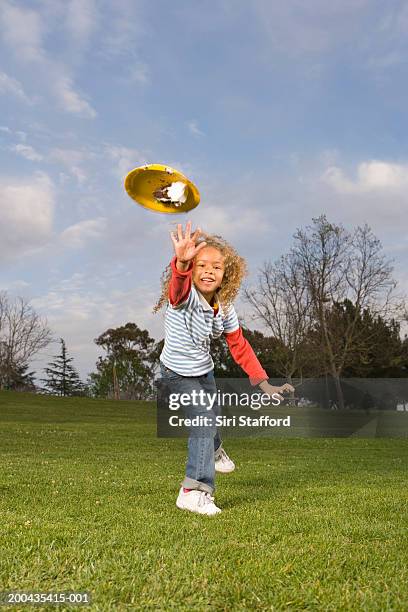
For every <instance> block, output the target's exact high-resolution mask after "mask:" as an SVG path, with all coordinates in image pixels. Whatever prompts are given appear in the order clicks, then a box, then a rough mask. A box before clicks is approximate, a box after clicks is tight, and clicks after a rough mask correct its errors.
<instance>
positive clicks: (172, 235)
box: [170, 232, 177, 246]
mask: <svg viewBox="0 0 408 612" xmlns="http://www.w3.org/2000/svg"><path fill="white" fill-rule="evenodd" d="M170 238H171V241H172V243H173V244H174V246H176V245H177V240H176V236H175V234H174V232H170Z"/></svg>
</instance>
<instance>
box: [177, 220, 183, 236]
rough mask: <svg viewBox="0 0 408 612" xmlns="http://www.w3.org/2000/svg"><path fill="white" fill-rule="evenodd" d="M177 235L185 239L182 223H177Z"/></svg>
mask: <svg viewBox="0 0 408 612" xmlns="http://www.w3.org/2000/svg"><path fill="white" fill-rule="evenodd" d="M177 236H178V239H179V240H183V228H182V226H181V223H178V224H177Z"/></svg>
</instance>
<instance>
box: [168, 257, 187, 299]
mask: <svg viewBox="0 0 408 612" xmlns="http://www.w3.org/2000/svg"><path fill="white" fill-rule="evenodd" d="M176 259H177V258H176V257H173V259H172V260H171V262H170V266H171V278H170V285H169V300H170V304H171V305H172V306H178V305H179V304H182V303H183V302H185V301H186V299H187V298H188V296H189V295H190V291H191V283H192V278H193V263H191V264H190V266H189V268H188V269H187V270H186V271H185V272H180V270H177V267H176Z"/></svg>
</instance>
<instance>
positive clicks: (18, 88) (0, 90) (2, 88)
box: [0, 72, 30, 131]
mask: <svg viewBox="0 0 408 612" xmlns="http://www.w3.org/2000/svg"><path fill="white" fill-rule="evenodd" d="M4 94H11V95H13V96H15V97H16V98H18V99H20V100H22V101H23V102H27V103H29V102H30V100H29V98H28V96H27V95H26V93H25V92H24V88H23V86H22V84H21V83H20V81H17V79H15V78H13V77H11V76H9V75H8V74H6V73H5V72H0V95H4ZM9 131H10V130H9Z"/></svg>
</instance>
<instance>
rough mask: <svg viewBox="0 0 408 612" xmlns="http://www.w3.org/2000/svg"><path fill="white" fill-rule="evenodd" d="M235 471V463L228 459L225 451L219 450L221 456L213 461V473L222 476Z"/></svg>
mask: <svg viewBox="0 0 408 612" xmlns="http://www.w3.org/2000/svg"><path fill="white" fill-rule="evenodd" d="M234 470H235V463H234V462H233V461H232V460H231V459H230V458H229V457H228V455H227V453H226V452H225V450H224V449H223V448H222V449H221V455H220V457H218V459H216V460H215V471H216V472H221V473H222V474H229V472H233V471H234Z"/></svg>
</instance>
